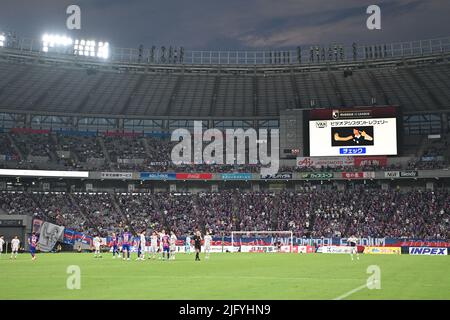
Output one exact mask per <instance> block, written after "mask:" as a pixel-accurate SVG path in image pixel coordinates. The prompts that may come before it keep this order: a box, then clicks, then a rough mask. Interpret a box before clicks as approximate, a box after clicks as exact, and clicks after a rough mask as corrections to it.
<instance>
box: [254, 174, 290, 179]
mask: <svg viewBox="0 0 450 320" xmlns="http://www.w3.org/2000/svg"><path fill="white" fill-rule="evenodd" d="M261 179H265V180H289V179H292V173H277V174H268V175H264V176H263V175H261Z"/></svg>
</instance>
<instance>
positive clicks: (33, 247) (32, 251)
mask: <svg viewBox="0 0 450 320" xmlns="http://www.w3.org/2000/svg"><path fill="white" fill-rule="evenodd" d="M38 240H39V239H38V237H37V235H36V233H35V232H33V233H32V234H31V237H30V239H28V243H29V244H30V254H31V260H33V261H34V260H36V249H37V245H38Z"/></svg>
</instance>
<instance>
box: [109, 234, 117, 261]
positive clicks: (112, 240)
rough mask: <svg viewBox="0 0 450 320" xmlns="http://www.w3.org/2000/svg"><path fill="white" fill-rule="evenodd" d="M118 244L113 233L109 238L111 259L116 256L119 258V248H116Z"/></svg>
mask: <svg viewBox="0 0 450 320" xmlns="http://www.w3.org/2000/svg"><path fill="white" fill-rule="evenodd" d="M118 244H119V239H118V238H117V236H116V234H115V233H113V234H112V236H111V245H112V250H113V252H112V253H113V259H115V258H116V254H117V256H118V257H119V248H118Z"/></svg>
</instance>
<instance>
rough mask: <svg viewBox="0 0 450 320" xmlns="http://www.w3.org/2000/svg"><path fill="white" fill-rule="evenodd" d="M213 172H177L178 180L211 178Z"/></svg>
mask: <svg viewBox="0 0 450 320" xmlns="http://www.w3.org/2000/svg"><path fill="white" fill-rule="evenodd" d="M212 176H213V175H212V173H177V174H176V179H177V180H211V179H212Z"/></svg>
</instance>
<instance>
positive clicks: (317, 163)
mask: <svg viewBox="0 0 450 320" xmlns="http://www.w3.org/2000/svg"><path fill="white" fill-rule="evenodd" d="M354 165H355V161H354V158H353V157H298V158H297V167H299V168H322V167H325V168H326V167H328V168H336V167H350V166H351V167H352V166H354Z"/></svg>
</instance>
